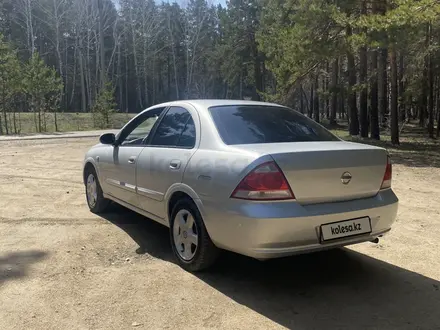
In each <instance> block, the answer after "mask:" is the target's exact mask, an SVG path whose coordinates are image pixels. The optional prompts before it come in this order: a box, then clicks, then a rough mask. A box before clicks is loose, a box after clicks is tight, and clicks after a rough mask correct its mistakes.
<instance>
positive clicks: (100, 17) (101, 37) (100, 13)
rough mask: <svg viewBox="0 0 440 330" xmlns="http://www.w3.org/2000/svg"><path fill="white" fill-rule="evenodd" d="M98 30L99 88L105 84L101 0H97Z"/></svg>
mask: <svg viewBox="0 0 440 330" xmlns="http://www.w3.org/2000/svg"><path fill="white" fill-rule="evenodd" d="M98 15H99V18H98V31H99V55H100V62H101V63H100V80H101V81H100V83H101V89H103V88H104V86H105V84H106V70H105V45H104V12H103V3H102V0H98Z"/></svg>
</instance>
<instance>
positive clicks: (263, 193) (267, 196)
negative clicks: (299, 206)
mask: <svg viewBox="0 0 440 330" xmlns="http://www.w3.org/2000/svg"><path fill="white" fill-rule="evenodd" d="M231 197H232V198H239V199H247V200H284V199H294V198H295V196H294V195H293V193H292V190H291V189H290V186H289V183H288V182H287V180H286V178H285V177H284V174H283V172H282V171H281V170H280V168H279V167H278V166H277V164H276V163H275V162H273V161H272V162H267V163H264V164H261V165H259V166H258V167H256V168H255V169H254V170H253V171H252V172H250V173H249V174H248V175H246V177H245V178H244V179H243V180H242V181H241V182H240V184H239V185H238V186H237V188H235V190H234V192H233V193H232V195H231Z"/></svg>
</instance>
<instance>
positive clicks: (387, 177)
mask: <svg viewBox="0 0 440 330" xmlns="http://www.w3.org/2000/svg"><path fill="white" fill-rule="evenodd" d="M392 176H393V169H392V166H391V159H390V156H387V167H386V169H385V174H384V176H383V180H382V186H381V187H380V189H388V188H391V179H392Z"/></svg>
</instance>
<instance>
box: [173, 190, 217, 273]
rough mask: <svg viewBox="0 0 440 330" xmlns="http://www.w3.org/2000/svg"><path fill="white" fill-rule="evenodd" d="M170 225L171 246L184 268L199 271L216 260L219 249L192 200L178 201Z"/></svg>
mask: <svg viewBox="0 0 440 330" xmlns="http://www.w3.org/2000/svg"><path fill="white" fill-rule="evenodd" d="M170 225H171V226H170V236H171V246H172V247H173V252H174V255H175V256H176V258H177V261H178V262H179V264H180V266H182V268H184V269H186V270H188V271H191V272H197V271H201V270H204V269H206V268H208V267H209V266H211V265H212V264H213V263H214V262H215V260H216V259H217V256H218V254H219V249H218V248H217V247H216V246H215V245H214V243H212V241H211V238H210V237H209V235H208V232H207V231H206V227H205V224H204V223H203V219H202V216H201V215H200V212H199V210H198V209H197V206H196V205H195V204H194V202H193V201H192V200H190V199H183V200H181V201H179V202H177V204H176V205H175V206H174V208H173V211H172V213H171V223H170Z"/></svg>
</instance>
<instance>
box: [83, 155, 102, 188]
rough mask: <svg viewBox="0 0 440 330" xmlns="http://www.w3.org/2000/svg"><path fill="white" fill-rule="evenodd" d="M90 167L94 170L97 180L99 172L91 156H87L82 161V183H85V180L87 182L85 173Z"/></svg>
mask: <svg viewBox="0 0 440 330" xmlns="http://www.w3.org/2000/svg"><path fill="white" fill-rule="evenodd" d="M91 168H92V169H94V170H95V172H96V175H97V176H98V180H99V172H98V168H97V166H96V164H95V161H94V160H93V158H89V159H86V160H85V161H84V166H83V183H84V184H86V182H87V178H86V173H87V171H88V170H90V169H91Z"/></svg>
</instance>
